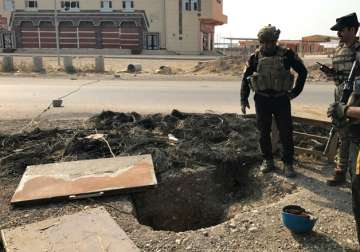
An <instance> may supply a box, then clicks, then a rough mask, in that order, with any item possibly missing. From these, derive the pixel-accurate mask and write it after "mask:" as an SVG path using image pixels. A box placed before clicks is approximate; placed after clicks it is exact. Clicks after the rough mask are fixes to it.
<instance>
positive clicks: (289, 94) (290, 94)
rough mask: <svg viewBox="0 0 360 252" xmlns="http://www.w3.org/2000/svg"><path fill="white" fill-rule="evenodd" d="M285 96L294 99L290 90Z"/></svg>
mask: <svg viewBox="0 0 360 252" xmlns="http://www.w3.org/2000/svg"><path fill="white" fill-rule="evenodd" d="M287 96H288V97H289V99H290V100H292V99H294V98H295V97H296V96H295V95H294V93H293V92H292V91H289V92H288V93H287Z"/></svg>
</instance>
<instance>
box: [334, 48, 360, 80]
mask: <svg viewBox="0 0 360 252" xmlns="http://www.w3.org/2000/svg"><path fill="white" fill-rule="evenodd" d="M358 51H360V43H359V41H356V42H355V43H354V44H353V45H352V46H351V47H346V46H344V45H343V46H340V47H338V48H337V49H336V51H335V54H334V57H333V68H334V70H336V71H337V72H338V73H339V74H337V75H336V76H335V78H334V79H335V85H336V86H338V85H340V84H342V83H343V82H344V81H345V80H347V78H348V76H349V74H350V71H351V67H352V65H353V62H354V60H355V58H356V52H358Z"/></svg>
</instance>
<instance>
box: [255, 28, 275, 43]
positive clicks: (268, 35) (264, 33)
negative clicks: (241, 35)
mask: <svg viewBox="0 0 360 252" xmlns="http://www.w3.org/2000/svg"><path fill="white" fill-rule="evenodd" d="M257 36H258V39H259V41H260V42H271V41H277V40H278V39H279V36H280V30H279V29H276V27H275V26H272V25H271V24H269V25H268V26H265V27H263V28H261V30H260V31H259V33H258V35H257Z"/></svg>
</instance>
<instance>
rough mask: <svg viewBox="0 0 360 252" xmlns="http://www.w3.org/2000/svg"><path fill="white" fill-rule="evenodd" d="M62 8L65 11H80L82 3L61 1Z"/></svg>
mask: <svg viewBox="0 0 360 252" xmlns="http://www.w3.org/2000/svg"><path fill="white" fill-rule="evenodd" d="M61 8H62V9H63V10H64V11H79V10H80V3H79V1H61Z"/></svg>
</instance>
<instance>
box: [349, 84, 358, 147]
mask: <svg viewBox="0 0 360 252" xmlns="http://www.w3.org/2000/svg"><path fill="white" fill-rule="evenodd" d="M348 105H349V106H353V107H360V77H357V78H356V79H355V83H354V92H353V93H352V95H351V96H350V99H349V101H348ZM348 131H349V133H350V137H351V138H353V139H355V138H356V139H357V140H360V120H359V119H353V118H352V119H350V124H349V127H348Z"/></svg>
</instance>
